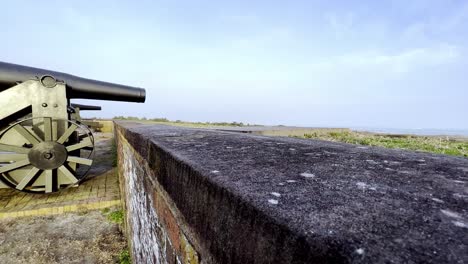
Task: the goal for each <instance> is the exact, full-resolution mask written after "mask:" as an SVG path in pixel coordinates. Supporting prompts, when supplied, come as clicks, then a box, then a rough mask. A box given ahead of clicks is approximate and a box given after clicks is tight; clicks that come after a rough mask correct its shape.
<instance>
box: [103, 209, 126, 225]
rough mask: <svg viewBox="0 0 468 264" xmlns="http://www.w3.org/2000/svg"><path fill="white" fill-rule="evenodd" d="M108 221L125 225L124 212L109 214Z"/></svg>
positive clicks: (118, 211)
mask: <svg viewBox="0 0 468 264" xmlns="http://www.w3.org/2000/svg"><path fill="white" fill-rule="evenodd" d="M107 219H108V220H109V221H111V222H113V223H116V224H119V225H121V224H123V221H124V212H123V211H122V210H117V211H113V212H111V213H109V214H108V215H107Z"/></svg>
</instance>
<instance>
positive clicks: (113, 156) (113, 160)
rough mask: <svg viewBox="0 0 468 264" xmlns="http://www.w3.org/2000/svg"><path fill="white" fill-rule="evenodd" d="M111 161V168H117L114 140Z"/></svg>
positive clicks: (113, 141) (115, 143)
mask: <svg viewBox="0 0 468 264" xmlns="http://www.w3.org/2000/svg"><path fill="white" fill-rule="evenodd" d="M111 159H112V167H117V142H116V141H115V139H113V140H112V145H111Z"/></svg>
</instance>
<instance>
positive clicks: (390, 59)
mask: <svg viewBox="0 0 468 264" xmlns="http://www.w3.org/2000/svg"><path fill="white" fill-rule="evenodd" d="M459 56H460V49H459V48H458V47H457V46H453V45H440V46H437V47H430V48H417V49H408V50H404V51H401V52H399V53H394V54H389V53H381V52H364V53H354V54H346V55H343V56H338V57H334V58H330V59H328V60H324V61H322V62H319V63H316V64H313V65H312V68H314V69H317V70H320V69H321V70H339V69H349V68H364V69H366V68H377V67H384V68H385V69H387V70H391V71H393V72H395V73H406V72H409V71H412V70H415V69H418V68H422V67H430V66H438V65H443V64H447V63H451V62H453V61H455V60H456V59H457V58H458V57H459Z"/></svg>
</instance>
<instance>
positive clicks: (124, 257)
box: [119, 249, 132, 264]
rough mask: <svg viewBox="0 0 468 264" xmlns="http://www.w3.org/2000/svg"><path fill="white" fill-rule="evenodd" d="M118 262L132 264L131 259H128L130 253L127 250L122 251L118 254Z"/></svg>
mask: <svg viewBox="0 0 468 264" xmlns="http://www.w3.org/2000/svg"><path fill="white" fill-rule="evenodd" d="M119 262H120V264H130V263H132V259H131V257H130V252H129V251H128V249H124V250H122V251H121V252H120V254H119Z"/></svg>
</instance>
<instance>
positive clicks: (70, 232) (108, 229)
mask: <svg viewBox="0 0 468 264" xmlns="http://www.w3.org/2000/svg"><path fill="white" fill-rule="evenodd" d="M95 137H96V139H97V140H96V141H97V142H96V152H97V153H96V156H95V159H94V160H95V164H94V165H93V168H92V169H91V171H90V178H92V177H94V176H96V175H99V174H101V173H104V172H105V171H107V170H109V169H111V168H112V153H111V152H112V150H111V144H112V134H109V133H108V134H102V133H96V135H95ZM117 209H118V208H115V209H111V210H110V211H113V210H117ZM107 211H109V210H107ZM107 214H108V213H106V214H105V213H103V211H88V212H85V211H83V212H78V213H67V214H62V215H55V216H46V217H26V218H10V219H2V220H0V264H10V263H11V264H16V263H21V264H23V263H34V264H35V263H37V264H42V263H118V262H119V254H120V253H121V252H122V251H124V250H125V249H126V246H127V243H126V241H125V238H124V236H123V234H122V233H121V230H120V229H119V226H118V224H116V223H113V222H111V221H110V220H109V219H108V217H107V216H106V215H107Z"/></svg>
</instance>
